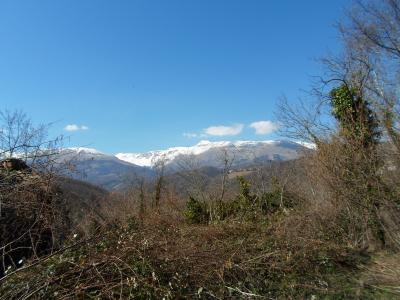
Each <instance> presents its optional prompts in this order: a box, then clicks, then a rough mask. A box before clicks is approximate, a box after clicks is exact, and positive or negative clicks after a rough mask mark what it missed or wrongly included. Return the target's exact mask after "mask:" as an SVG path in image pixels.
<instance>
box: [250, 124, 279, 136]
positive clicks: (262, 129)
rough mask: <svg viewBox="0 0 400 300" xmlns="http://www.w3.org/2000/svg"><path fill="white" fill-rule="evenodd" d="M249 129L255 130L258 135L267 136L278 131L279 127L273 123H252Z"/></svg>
mask: <svg viewBox="0 0 400 300" xmlns="http://www.w3.org/2000/svg"><path fill="white" fill-rule="evenodd" d="M249 127H251V128H253V129H255V131H256V134H257V135H266V134H270V133H273V132H274V131H276V130H277V129H278V128H279V125H278V124H277V123H274V122H272V121H259V122H253V123H251V124H250V125H249Z"/></svg>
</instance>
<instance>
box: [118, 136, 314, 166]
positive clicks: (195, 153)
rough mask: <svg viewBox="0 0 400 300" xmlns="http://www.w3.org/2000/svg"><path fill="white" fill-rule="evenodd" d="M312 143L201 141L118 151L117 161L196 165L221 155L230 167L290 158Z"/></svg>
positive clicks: (217, 160) (213, 163)
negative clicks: (228, 160)
mask: <svg viewBox="0 0 400 300" xmlns="http://www.w3.org/2000/svg"><path fill="white" fill-rule="evenodd" d="M310 147H312V145H307V144H304V143H303V144H301V143H297V142H290V141H236V142H210V141H201V142H200V143H198V144H197V145H195V146H191V147H173V148H169V149H167V150H158V151H150V152H147V153H118V154H116V157H117V158H119V159H120V160H123V161H126V162H129V163H132V164H135V165H138V166H143V167H154V165H155V164H156V163H158V162H160V161H163V162H164V163H165V165H167V166H170V167H176V166H178V165H182V163H183V162H184V161H185V162H187V161H188V160H191V161H192V162H195V163H197V164H198V165H199V166H212V167H218V166H221V163H222V162H223V158H224V156H225V157H226V156H228V158H229V159H232V161H233V165H234V166H240V165H244V164H253V163H257V162H260V161H266V160H290V159H295V158H297V157H298V156H299V154H300V153H299V152H300V151H302V150H304V149H305V148H310Z"/></svg>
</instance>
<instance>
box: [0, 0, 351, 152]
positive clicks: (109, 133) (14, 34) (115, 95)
mask: <svg viewBox="0 0 400 300" xmlns="http://www.w3.org/2000/svg"><path fill="white" fill-rule="evenodd" d="M349 4H350V1H349V0H347V1H346V0H335V1H321V0H304V1H294V0H279V1H278V0H116V1H111V0H107V1H106V0H41V1H34V0H25V1H22V0H21V1H19V0H0V109H11V110H14V109H23V110H24V111H25V112H26V113H27V114H28V115H29V116H30V117H31V118H32V119H33V120H34V121H35V122H38V123H39V122H41V123H49V122H55V123H54V125H53V126H52V129H51V134H52V135H58V134H65V135H67V136H70V144H69V145H71V146H72V145H74V146H89V147H93V148H97V149H99V150H102V151H105V152H109V153H115V152H141V151H148V150H154V149H162V148H166V147H170V146H185V145H192V144H195V143H197V142H198V141H199V140H202V139H210V140H239V139H240V140H244V139H249V140H256V139H257V140H261V139H274V138H278V137H277V135H276V133H274V132H273V129H274V123H273V122H275V121H276V120H274V113H273V112H274V109H275V103H276V100H277V99H278V98H279V96H281V95H282V94H283V93H284V94H286V95H287V96H288V97H289V98H293V99H294V98H296V97H298V96H300V95H301V89H307V88H309V86H310V79H311V78H310V77H311V76H312V75H318V74H319V72H320V70H319V65H318V63H317V62H315V59H316V58H318V57H321V56H323V55H324V54H326V53H327V52H328V51H333V52H334V51H337V50H338V49H339V44H338V39H337V33H336V31H335V29H334V27H333V25H334V23H335V21H337V20H338V19H339V18H340V17H341V16H342V15H343V10H344V8H345V7H346V5H349ZM260 122H261V123H260ZM68 125H70V126H68ZM66 129H68V130H66Z"/></svg>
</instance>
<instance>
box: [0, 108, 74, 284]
mask: <svg viewBox="0 0 400 300" xmlns="http://www.w3.org/2000/svg"><path fill="white" fill-rule="evenodd" d="M0 128H1V129H0V149H1V150H0V160H1V164H0V195H1V197H0V201H1V203H0V207H1V209H0V218H1V228H0V259H1V267H0V277H1V276H2V275H3V272H4V271H5V270H7V268H9V267H12V266H13V267H18V266H19V265H20V264H21V263H18V261H20V259H21V258H22V257H25V258H28V257H29V256H30V255H33V256H34V257H38V256H39V255H40V254H41V253H44V252H49V251H50V252H51V251H52V249H53V248H54V246H55V245H56V244H57V240H58V237H59V235H58V234H61V231H62V230H61V227H63V226H64V225H66V224H64V221H66V222H68V221H67V220H66V214H65V213H64V211H63V210H62V209H61V207H64V206H61V205H59V204H60V201H61V200H62V199H61V198H60V197H59V196H60V193H59V191H58V189H57V187H56V186H55V185H54V184H53V183H54V178H55V176H54V175H55V174H54V173H53V171H54V170H55V169H56V166H55V165H56V160H57V159H56V153H58V149H57V145H59V144H60V142H61V141H62V138H55V139H48V136H47V128H48V125H37V126H35V125H33V123H32V122H31V120H30V119H29V118H28V117H27V116H26V115H25V114H24V113H22V112H20V111H15V112H9V111H2V112H0ZM59 229H60V230H59Z"/></svg>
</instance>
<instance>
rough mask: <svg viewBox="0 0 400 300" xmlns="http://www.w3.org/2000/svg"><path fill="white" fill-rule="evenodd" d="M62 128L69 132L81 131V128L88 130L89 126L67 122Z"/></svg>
mask: <svg viewBox="0 0 400 300" xmlns="http://www.w3.org/2000/svg"><path fill="white" fill-rule="evenodd" d="M64 130H65V131H70V132H73V131H82V130H89V127H87V126H86V125H77V124H69V125H67V126H65V127H64Z"/></svg>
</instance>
